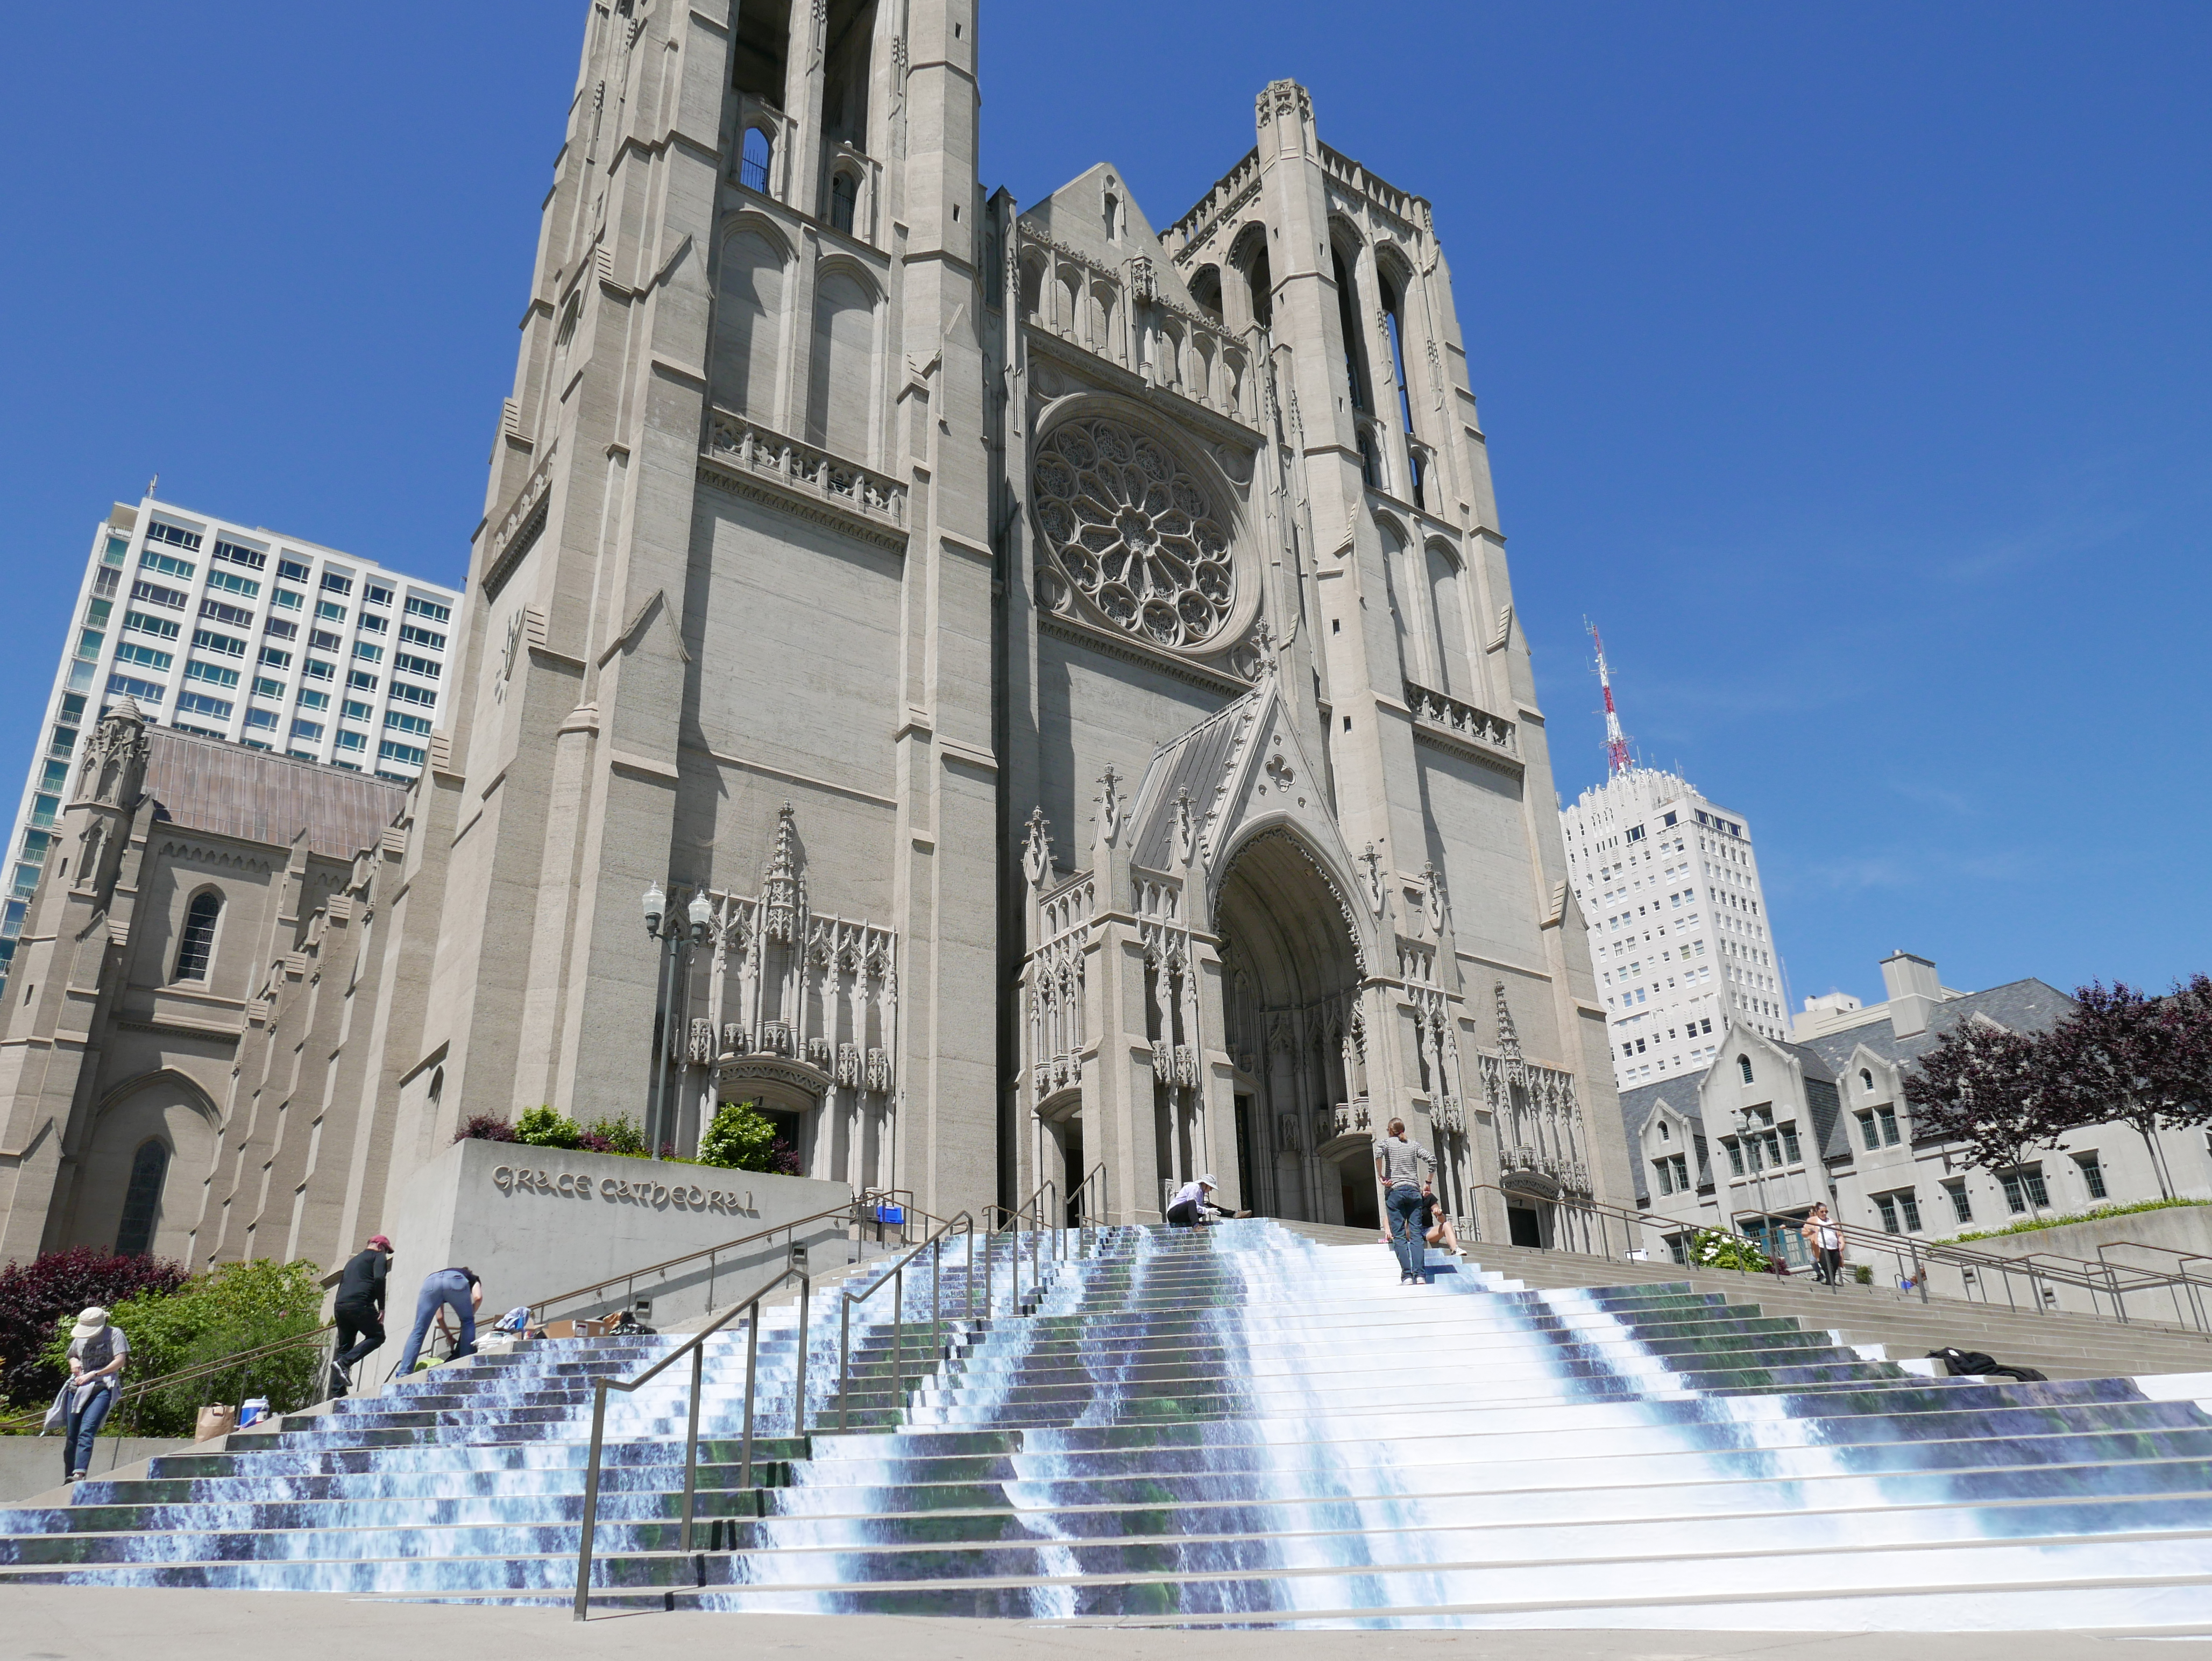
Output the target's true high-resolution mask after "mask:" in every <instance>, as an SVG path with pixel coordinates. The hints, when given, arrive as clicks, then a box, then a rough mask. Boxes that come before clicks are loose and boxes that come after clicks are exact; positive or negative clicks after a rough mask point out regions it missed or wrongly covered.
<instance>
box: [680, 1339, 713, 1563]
mask: <svg viewBox="0 0 2212 1661" xmlns="http://www.w3.org/2000/svg"><path fill="white" fill-rule="evenodd" d="M706 1387H707V1349H706V1346H705V1345H703V1344H702V1345H700V1346H699V1347H698V1348H697V1349H694V1350H693V1351H692V1352H691V1413H690V1423H689V1424H688V1425H687V1426H686V1427H685V1428H684V1536H683V1544H682V1546H681V1548H680V1549H682V1550H684V1551H689V1550H690V1549H691V1518H692V1516H693V1514H694V1512H696V1510H697V1509H698V1503H699V1396H700V1393H701V1392H702V1391H704V1390H705V1389H706Z"/></svg>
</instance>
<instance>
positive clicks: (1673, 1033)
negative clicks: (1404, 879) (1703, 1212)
mask: <svg viewBox="0 0 2212 1661" xmlns="http://www.w3.org/2000/svg"><path fill="white" fill-rule="evenodd" d="M1559 822H1560V824H1561V826H1562V827H1563V828H1564V829H1565V832H1566V840H1567V869H1568V870H1569V871H1570V872H1571V875H1572V877H1573V882H1574V889H1575V897H1576V899H1577V900H1579V901H1580V902H1581V904H1582V910H1583V918H1585V919H1586V920H1587V921H1588V923H1589V941H1590V955H1591V956H1592V958H1593V959H1594V960H1595V968H1596V970H1597V979H1598V995H1599V996H1600V997H1602V998H1604V1000H1605V1005H1606V1010H1607V1029H1608V1031H1609V1033H1610V1034H1611V1036H1612V1040H1613V1077H1614V1079H1615V1080H1616V1081H1617V1082H1619V1084H1620V1088H1622V1089H1623V1090H1629V1089H1632V1088H1635V1087H1637V1086H1638V1085H1642V1084H1649V1083H1650V1082H1653V1081H1655V1080H1657V1079H1662V1078H1669V1077H1672V1076H1675V1075H1676V1074H1680V1073H1686V1072H1690V1071H1693V1070H1695V1071H1702V1070H1704V1069H1705V1066H1706V1065H1707V1064H1709V1063H1710V1062H1711V1059H1712V1058H1713V1054H1714V1051H1715V1047H1716V1046H1717V1045H1718V1044H1719V1043H1720V1042H1721V1041H1722V1039H1723V1035H1724V1034H1726V1033H1727V1031H1728V1023H1729V1016H1730V1015H1735V1016H1737V1017H1738V1018H1740V1019H1741V1021H1743V1022H1745V1023H1746V1024H1747V1025H1749V1026H1752V1027H1754V1028H1757V1029H1758V1030H1759V1031H1760V1032H1762V1033H1764V1034H1766V1035H1767V1036H1768V1037H1769V1038H1773V1039H1786V1038H1787V1037H1788V1036H1789V1028H1790V1021H1789V1015H1788V1008H1789V996H1788V992H1787V990H1786V989H1785V987H1784V985H1783V980H1782V966H1781V964H1780V963H1779V962H1778V961H1777V959H1776V957H1775V952H1774V938H1773V935H1772V932H1771V930H1770V929H1769V927H1768V923H1767V915H1766V900H1765V895H1764V894H1762V893H1761V892H1760V889H1759V861H1758V858H1757V857H1756V856H1755V855H1754V853H1753V851H1752V844H1751V832H1750V830H1749V828H1748V827H1747V826H1746V825H1745V824H1744V822H1743V819H1742V816H1741V815H1738V814H1735V813H1731V812H1729V810H1728V809H1725V808H1721V807H1716V806H1715V805H1714V804H1713V803H1711V802H1709V801H1707V800H1706V799H1705V797H1702V796H1700V795H1699V794H1698V792H1697V791H1695V790H1693V789H1692V787H1691V786H1690V785H1689V784H1688V782H1687V781H1686V780H1685V779H1680V778H1678V777H1676V776H1675V775H1674V774H1673V773H1662V772H1659V771H1658V770H1657V769H1656V768H1652V767H1635V766H1630V767H1625V768H1622V769H1621V770H1620V771H1618V772H1616V773H1613V776H1612V777H1611V778H1610V779H1607V780H1606V782H1605V783H1604V784H1602V785H1597V786H1595V787H1594V788H1592V789H1589V790H1586V791H1583V793H1582V795H1581V797H1579V798H1577V801H1576V802H1575V804H1574V805H1573V806H1572V807H1570V808H1566V809H1562V810H1561V812H1560V815H1559Z"/></svg>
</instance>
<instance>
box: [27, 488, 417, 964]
mask: <svg viewBox="0 0 2212 1661" xmlns="http://www.w3.org/2000/svg"><path fill="white" fill-rule="evenodd" d="M457 603H459V596H458V595H457V594H456V593H455V592H454V591H453V590H452V589H449V588H444V587H441V586H440V585H438V584H436V583H426V582H422V581H419V580H417V579H415V578H412V577H407V576H403V575H401V574H400V573H398V572H394V571H387V570H386V569H385V568H384V567H381V566H380V565H378V564H376V563H375V562H374V561H369V560H359V559H355V558H353V557H351V556H350V555H344V554H340V553H337V551H335V550H334V549H327V548H320V547H318V546H317V545H315V544H314V543H307V542H302V541H301V540H300V539H299V538H298V537H296V536H278V535H276V533H274V532H271V531H268V530H262V529H260V528H258V526H254V527H249V526H246V525H240V524H232V523H230V522H229V521H228V520H225V519H216V518H210V517H209V516H208V515H206V514H204V513H195V512H187V511H186V510H185V509H183V508H180V507H175V506H171V505H170V504H168V503H167V502H160V501H156V500H154V499H153V498H152V497H151V496H150V495H149V496H148V497H146V498H144V499H143V500H141V501H140V502H139V503H138V504H137V506H135V507H134V506H131V505H129V504H127V503H125V502H118V503H116V504H115V506H114V507H113V508H112V510H111V511H110V512H109V513H108V514H107V516H106V518H104V519H103V520H101V521H100V524H99V525H98V527H97V528H96V529H95V530H94V533H93V538H92V552H91V555H90V556H89V557H88V559H87V560H86V561H85V572H84V580H83V582H82V585H80V586H79V588H78V591H77V599H76V609H75V611H74V612H73V613H72V614H71V615H70V627H69V633H68V638H67V640H65V641H64V645H63V647H62V654H61V666H60V668H59V669H58V670H56V671H55V673H54V685H53V691H52V694H50V695H49V697H48V699H47V702H46V718H45V720H44V721H43V722H42V723H41V724H40V728H39V739H38V747H37V749H36V750H35V751H34V753H33V757H32V761H31V769H30V777H29V778H28V779H27V780H26V781H25V783H24V785H23V797H22V801H21V805H20V806H19V807H18V808H17V809H16V812H15V829H14V832H13V834H11V835H10V837H9V872H8V895H7V900H6V906H5V911H4V912H0V984H4V981H5V978H6V974H7V971H8V967H9V962H10V961H12V959H13V958H14V956H15V940H16V937H17V936H18V935H19V934H20V933H21V931H22V926H23V911H24V907H25V905H26V903H27V901H28V900H29V899H30V896H31V893H32V890H33V889H34V888H36V887H37V886H38V882H39V872H40V869H41V868H42V867H43V866H44V865H45V864H46V848H47V845H48V843H49V841H50V840H52V832H53V828H54V826H55V824H56V822H57V821H58V818H59V815H60V813H61V809H62V803H63V802H64V799H65V798H66V797H67V795H68V786H69V776H70V765H71V760H72V757H73V755H75V752H76V743H77V738H78V735H79V734H80V733H81V732H84V731H87V730H89V729H90V728H91V727H92V726H93V725H94V724H95V723H97V722H98V720H99V719H100V714H101V712H103V711H104V710H106V707H107V706H109V705H110V704H112V703H113V702H114V701H115V700H117V699H118V698H120V697H122V696H124V695H125V694H128V695H129V696H130V697H131V698H132V699H133V700H136V701H137V706H138V707H139V709H140V710H141V711H142V712H144V714H145V716H146V718H147V719H149V720H150V721H159V722H162V723H164V724H167V725H170V726H174V727H177V728H179V729H180V730H184V731H186V732H197V733H202V734H204V735H206V736H207V737H212V738H228V739H230V740H233V741H234V742H235V743H242V744H250V745H252V747H253V748H254V749H266V750H276V751H279V752H282V753H283V754H284V755H291V756H295V757H297V758H299V759H300V760H301V761H320V762H325V763H327V764H328V765H330V766H331V767H345V768H349V769H350V770H352V771H354V772H356V773H377V774H379V775H380V776H381V777H384V778H386V779H395V780H399V781H403V782H404V781H406V780H410V779H413V778H414V777H415V776H416V773H419V772H420V771H421V770H422V762H423V758H424V756H425V755H426V754H427V752H428V744H429V735H430V730H431V728H432V727H433V726H434V725H436V724H439V714H440V710H441V699H442V698H443V697H444V696H445V691H444V688H445V683H446V664H447V636H448V634H449V633H450V632H451V624H452V619H453V607H454V606H455V605H456V604H457Z"/></svg>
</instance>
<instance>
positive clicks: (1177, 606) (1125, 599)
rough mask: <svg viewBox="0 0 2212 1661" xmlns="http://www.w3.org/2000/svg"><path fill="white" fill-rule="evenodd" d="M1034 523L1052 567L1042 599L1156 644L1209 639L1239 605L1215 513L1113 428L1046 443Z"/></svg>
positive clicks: (1160, 460) (1158, 455) (1149, 448)
mask: <svg viewBox="0 0 2212 1661" xmlns="http://www.w3.org/2000/svg"><path fill="white" fill-rule="evenodd" d="M1033 481H1034V485H1035V490H1036V510H1037V519H1038V523H1039V524H1041V525H1042V527H1043V530H1044V534H1045V539H1046V543H1047V545H1048V547H1049V548H1050V549H1051V552H1052V556H1053V563H1051V564H1048V566H1046V567H1044V568H1042V570H1041V571H1040V573H1039V576H1040V581H1039V584H1038V591H1039V595H1040V597H1041V598H1042V600H1043V601H1044V603H1046V604H1047V605H1048V606H1049V607H1051V608H1052V609H1054V610H1066V609H1068V608H1069V606H1070V605H1071V604H1072V603H1076V597H1080V601H1081V603H1083V604H1084V606H1085V609H1095V610H1096V612H1097V615H1099V616H1101V617H1103V619H1104V620H1105V621H1108V622H1109V623H1110V624H1112V625H1113V626H1114V627H1116V628H1120V629H1122V630H1124V631H1126V632H1127V633H1131V634H1134V635H1137V636H1139V637H1140V638H1142V639H1144V640H1150V641H1152V642H1153V643H1154V644H1157V645H1159V646H1171V647H1180V648H1184V649H1190V648H1195V647H1201V646H1206V645H1207V644H1208V643H1210V642H1212V641H1213V640H1215V638H1216V637H1217V636H1218V635H1219V634H1220V633H1221V632H1222V630H1223V628H1224V627H1225V626H1226V624H1227V622H1228V620H1229V615H1230V612H1231V609H1232V608H1233V606H1234V604H1235V602H1236V598H1237V574H1236V567H1235V566H1234V564H1233V563H1232V561H1231V556H1230V549H1229V533H1228V531H1227V530H1226V528H1225V522H1224V519H1223V516H1222V515H1221V513H1220V512H1219V511H1218V509H1217V507H1216V506H1215V505H1214V503H1213V502H1212V501H1211V500H1209V499H1208V497H1207V495H1206V492H1205V491H1204V489H1202V488H1200V485H1199V483H1198V482H1197V481H1196V480H1194V478H1192V477H1191V476H1190V475H1189V474H1188V473H1187V472H1185V471H1183V470H1182V469H1181V468H1179V467H1178V466H1177V465H1176V463H1175V461H1174V460H1173V458H1170V455H1169V454H1168V452H1167V451H1166V450H1165V449H1164V447H1163V446H1160V445H1158V444H1157V443H1155V442H1154V441H1153V440H1152V439H1149V438H1146V437H1145V436H1144V435H1143V434H1141V433H1135V432H1133V431H1132V430H1131V429H1130V428H1128V427H1125V426H1123V425H1121V423H1120V422H1119V421H1109V420H1093V421H1073V422H1070V423H1069V424H1068V425H1066V426H1065V427H1060V429H1059V430H1058V431H1057V432H1055V433H1053V434H1052V436H1051V437H1050V438H1048V439H1046V440H1045V442H1044V444H1043V446H1042V448H1041V450H1040V452H1039V454H1038V456H1037V458H1036V467H1035V469H1034V470H1033Z"/></svg>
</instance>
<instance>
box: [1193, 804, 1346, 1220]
mask: <svg viewBox="0 0 2212 1661" xmlns="http://www.w3.org/2000/svg"><path fill="white" fill-rule="evenodd" d="M1213 914H1214V919H1215V925H1216V928H1217V929H1218V933H1219V936H1220V938H1221V943H1222V944H1221V953H1222V971H1223V977H1222V979H1223V985H1222V994H1223V1004H1224V1008H1223V1027H1224V1030H1225V1038H1226V1039H1227V1047H1228V1050H1229V1054H1230V1058H1231V1064H1232V1065H1233V1066H1234V1068H1235V1077H1236V1106H1237V1140H1236V1145H1237V1160H1238V1163H1239V1167H1240V1169H1239V1171H1238V1173H1237V1175H1238V1179H1239V1191H1240V1193H1241V1194H1242V1195H1243V1199H1244V1203H1246V1204H1247V1205H1249V1207H1250V1208H1251V1209H1253V1210H1254V1211H1255V1212H1257V1213H1260V1214H1261V1215H1268V1216H1279V1217H1292V1218H1298V1219H1303V1220H1304V1221H1307V1222H1343V1223H1350V1224H1352V1225H1354V1226H1356V1227H1376V1226H1377V1219H1378V1215H1379V1208H1378V1206H1377V1203H1376V1188H1375V1170H1374V1161H1373V1159H1372V1158H1371V1156H1370V1142H1371V1137H1372V1127H1371V1124H1370V1112H1369V1108H1368V1083H1367V1064H1366V1057H1367V1034H1366V1031H1365V1025H1364V1017H1363V1015H1362V1014H1361V1010H1360V987H1361V984H1362V982H1363V981H1364V979H1365V970H1364V967H1363V966H1362V964H1361V961H1360V954H1359V950H1358V944H1357V942H1356V939H1355V937H1354V935H1353V933H1352V917H1351V912H1350V909H1349V907H1348V906H1347V905H1346V900H1345V898H1344V895H1343V894H1342V892H1341V891H1340V888H1339V886H1338V884H1337V882H1335V881H1334V879H1332V878H1331V877H1330V876H1328V875H1327V874H1326V868H1325V867H1324V865H1323V864H1322V861H1321V859H1320V858H1319V857H1318V856H1317V855H1316V853H1315V852H1314V851H1313V850H1312V848H1311V847H1310V846H1309V845H1308V844H1307V843H1306V842H1305V840H1304V839H1303V838H1302V837H1300V836H1299V835H1298V834H1297V832H1295V831H1293V830H1291V829H1289V828H1287V827H1277V828H1275V829H1272V830H1268V831H1265V832H1263V833H1261V834H1260V835H1258V836H1255V837H1254V838H1253V839H1252V840H1249V841H1248V842H1246V843H1245V844H1244V845H1243V846H1242V847H1241V848H1239V849H1238V850H1237V852H1236V853H1235V854H1234V855H1233V856H1232V857H1231V860H1230V862H1229V864H1228V866H1227V868H1226V870H1225V871H1224V872H1223V874H1222V878H1221V882H1220V886H1219V888H1218V891H1217V893H1216V894H1215V897H1214V902H1213Z"/></svg>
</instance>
